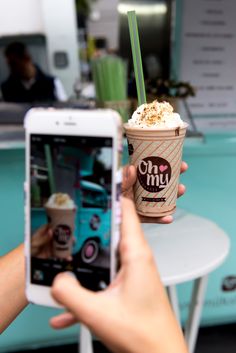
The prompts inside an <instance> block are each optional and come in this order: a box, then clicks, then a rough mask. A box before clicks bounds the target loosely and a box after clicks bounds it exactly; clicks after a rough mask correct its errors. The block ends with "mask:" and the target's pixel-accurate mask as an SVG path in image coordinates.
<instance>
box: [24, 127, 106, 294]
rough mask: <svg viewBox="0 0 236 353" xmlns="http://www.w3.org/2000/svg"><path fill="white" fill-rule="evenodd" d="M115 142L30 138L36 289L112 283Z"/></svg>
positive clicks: (59, 137) (65, 137)
mask: <svg viewBox="0 0 236 353" xmlns="http://www.w3.org/2000/svg"><path fill="white" fill-rule="evenodd" d="M112 142H113V140H112V138H109V137H86V136H62V135H60V136H54V135H39V134H31V135H30V190H31V191H30V229H31V244H30V249H31V257H30V258H31V266H30V268H31V273H30V278H31V283H32V284H36V285H37V284H38V285H43V286H51V285H52V282H53V279H54V277H55V276H56V275H57V274H58V273H60V272H63V271H72V272H73V273H74V274H75V275H76V277H77V278H78V280H79V281H80V283H81V284H82V285H83V286H85V287H86V288H89V289H92V290H95V291H96V290H100V289H103V288H105V287H106V286H107V285H108V284H109V282H110V246H111V224H112V219H111V213H112V210H111V208H112Z"/></svg>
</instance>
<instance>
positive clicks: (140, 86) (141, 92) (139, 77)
mask: <svg viewBox="0 0 236 353" xmlns="http://www.w3.org/2000/svg"><path fill="white" fill-rule="evenodd" d="M127 15H128V22H129V35H130V41H131V48H132V55H133V63H134V74H135V81H136V87H137V93H138V104H139V105H141V104H144V103H146V102H147V100H146V92H145V85H144V78H143V65H142V58H141V51H140V43H139V35H138V25H137V19H136V14H135V11H128V12H127Z"/></svg>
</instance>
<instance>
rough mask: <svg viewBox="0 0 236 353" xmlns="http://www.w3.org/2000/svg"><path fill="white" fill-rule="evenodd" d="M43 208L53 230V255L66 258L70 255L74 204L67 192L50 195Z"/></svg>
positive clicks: (74, 212) (72, 237) (74, 213)
mask: <svg viewBox="0 0 236 353" xmlns="http://www.w3.org/2000/svg"><path fill="white" fill-rule="evenodd" d="M45 210H46V213H47V216H48V221H49V225H50V226H51V228H52V231H53V242H52V254H53V257H55V258H59V259H65V260H68V259H70V258H71V255H72V248H73V242H74V228H75V215H76V205H75V203H74V201H73V200H72V199H71V198H70V196H69V195H68V194H63V193H57V194H53V195H51V196H50V198H49V199H48V201H47V203H46V205H45Z"/></svg>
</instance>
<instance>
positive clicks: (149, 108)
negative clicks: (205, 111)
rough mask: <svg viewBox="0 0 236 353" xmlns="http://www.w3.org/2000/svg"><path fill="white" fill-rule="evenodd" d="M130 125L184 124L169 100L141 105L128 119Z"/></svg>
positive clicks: (144, 126)
mask: <svg viewBox="0 0 236 353" xmlns="http://www.w3.org/2000/svg"><path fill="white" fill-rule="evenodd" d="M128 125H129V126H130V127H138V128H153V129H165V128H178V127H182V126H184V122H183V120H182V119H181V118H180V115H179V114H178V113H175V112H174V111H173V107H172V106H171V105H170V103H168V102H158V101H157V100H155V101H154V102H152V103H146V104H142V105H140V106H139V107H138V108H137V109H136V110H135V112H134V113H133V115H132V117H131V119H129V121H128Z"/></svg>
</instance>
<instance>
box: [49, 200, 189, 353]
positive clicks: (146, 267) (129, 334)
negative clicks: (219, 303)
mask: <svg viewBox="0 0 236 353" xmlns="http://www.w3.org/2000/svg"><path fill="white" fill-rule="evenodd" d="M122 210H123V211H122V213H123V214H122V231H121V233H122V236H121V242H120V257H121V268H120V271H119V273H118V275H117V277H116V278H115V280H114V282H112V283H111V285H110V286H109V287H108V288H107V289H106V290H104V291H102V292H96V293H94V292H91V291H89V290H87V289H85V288H83V287H82V286H81V285H80V284H79V283H78V281H77V280H76V279H75V278H74V277H73V276H70V275H69V274H67V273H64V274H60V275H58V276H57V277H56V278H55V280H54V283H53V287H52V295H53V297H54V298H55V300H57V301H58V302H59V303H60V304H62V305H64V306H65V307H66V308H67V309H68V310H69V312H66V313H63V314H61V315H59V316H56V317H54V318H52V319H51V325H52V327H54V328H56V329H61V328H65V327H68V326H70V325H72V324H74V323H75V322H77V321H80V322H81V323H83V324H85V325H86V326H87V327H88V328H89V329H90V330H92V332H93V333H94V334H95V335H96V336H97V337H99V338H100V339H101V340H102V341H103V342H104V343H105V345H106V346H107V347H108V348H109V349H110V350H112V351H113V352H114V353H118V352H119V353H127V352H129V353H143V352H149V353H159V352H160V353H172V352H178V353H187V349H186V347H185V343H184V339H183V335H182V332H181V330H180V328H179V325H178V323H177V322H176V320H175V317H174V315H173V313H172V310H171V308H170V305H169V302H168V299H167V297H166V293H165V290H164V288H163V286H162V284H161V280H160V277H159V274H158V272H157V269H156V266H155V262H154V258H153V256H152V252H151V250H150V248H149V246H148V244H147V242H146V240H145V237H144V235H143V232H142V229H141V226H140V223H139V219H138V217H137V214H136V210H135V207H134V204H133V202H132V201H131V200H128V199H123V200H122ZM124 210H125V212H124Z"/></svg>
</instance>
